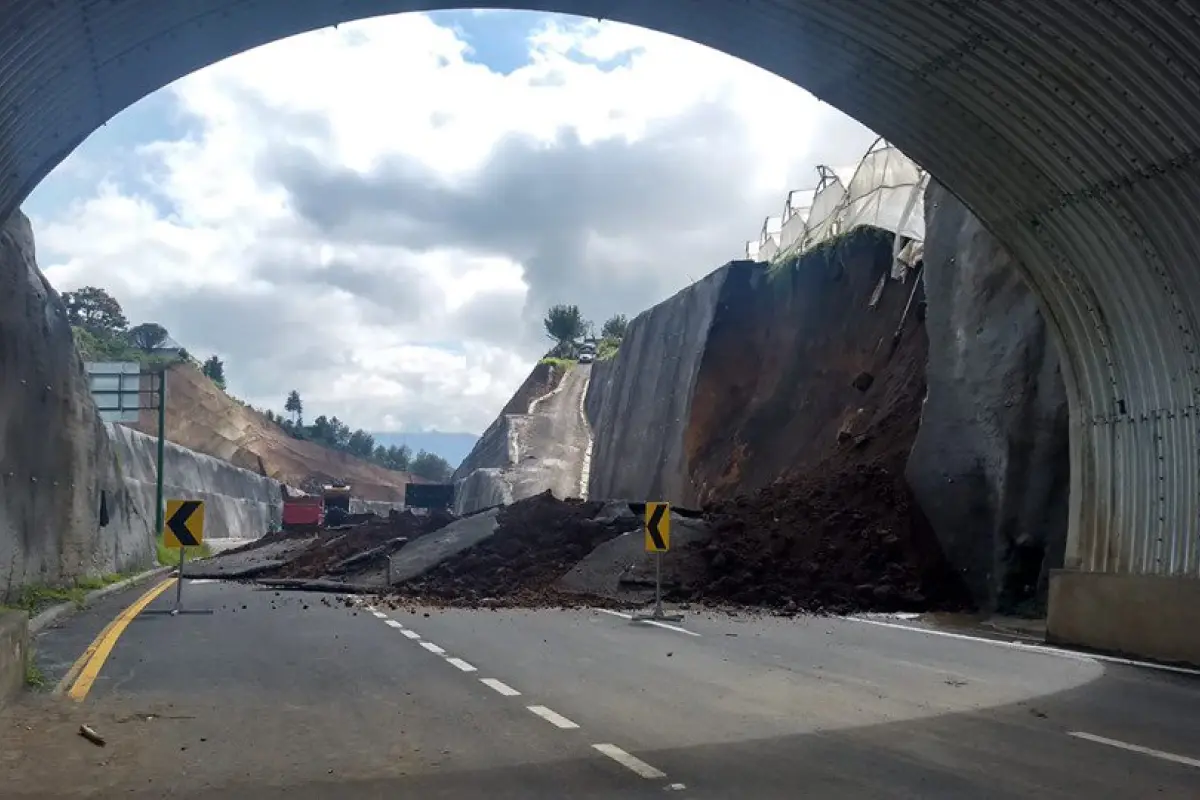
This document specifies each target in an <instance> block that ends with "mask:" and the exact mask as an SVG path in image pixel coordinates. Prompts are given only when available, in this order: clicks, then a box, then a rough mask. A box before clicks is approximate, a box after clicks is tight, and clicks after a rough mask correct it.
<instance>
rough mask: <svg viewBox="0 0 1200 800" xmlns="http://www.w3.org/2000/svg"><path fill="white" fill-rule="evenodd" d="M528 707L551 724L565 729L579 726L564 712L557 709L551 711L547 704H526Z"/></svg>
mask: <svg viewBox="0 0 1200 800" xmlns="http://www.w3.org/2000/svg"><path fill="white" fill-rule="evenodd" d="M526 708H528V709H529V710H530V711H532V712H533V713H535V714H537V715H538V716H539V717H541V718H542V719H544V720H546V722H549V723H550V724H551V725H553V726H555V727H557V728H562V729H563V730H564V731H569V730H574V729H575V728H578V727H579V726H578V725H576V724H575V723H574V722H571V720H569V719H567V718H566V717H564V716H563V715H562V714H559V713H558V712H557V711H551V710H550V709H548V708H546V707H545V706H526Z"/></svg>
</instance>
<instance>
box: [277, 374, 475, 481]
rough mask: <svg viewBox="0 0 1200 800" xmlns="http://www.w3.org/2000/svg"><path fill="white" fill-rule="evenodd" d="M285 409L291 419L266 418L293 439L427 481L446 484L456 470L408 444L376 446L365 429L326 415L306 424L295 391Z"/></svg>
mask: <svg viewBox="0 0 1200 800" xmlns="http://www.w3.org/2000/svg"><path fill="white" fill-rule="evenodd" d="M283 408H284V410H285V411H286V412H288V414H290V415H291V417H290V418H289V417H286V416H284V415H283V414H277V413H275V412H274V411H271V410H269V409H268V410H267V411H264V412H262V413H263V415H264V416H265V417H266V418H267V419H268V420H270V421H271V422H274V423H275V424H276V425H278V426H279V427H280V428H282V429H283V431H284V432H285V433H287V434H288V435H289V436H291V437H292V438H293V439H302V440H304V441H307V442H313V443H315V444H319V445H321V446H322V447H328V448H329V449H331V450H340V451H341V452H343V453H349V454H350V455H352V456H357V457H358V458H361V459H363V460H364V461H370V462H372V463H375V464H378V465H379V466H381V467H383V468H384V469H391V470H396V471H398V472H411V473H412V474H414V475H418V476H420V477H422V478H425V479H426V480H431V481H434V482H437V483H444V482H446V481H448V480H450V476H451V475H452V474H453V473H454V468H453V467H452V466H450V463H449V462H447V461H446V459H444V458H442V457H441V456H439V455H437V454H436V453H429V452H426V451H425V450H419V451H418V452H417V454H416V455H413V452H412V450H411V449H410V448H409V447H408V446H407V445H400V446H398V447H397V446H396V445H392V446H391V447H384V446H383V445H377V444H375V437H374V436H372V435H371V434H369V433H367V432H366V431H364V430H363V429H362V428H358V429H356V430H350V426H349V425H347V424H346V423H344V422H342V421H341V420H340V419H338V418H337V417H326V416H325V415H324V414H322V415H321V416H319V417H317V418H316V419H314V420H313V422H312V424H311V425H305V424H304V401H303V400H302V399H301V398H300V392H299V391H297V390H296V389H293V390H292V391H290V392H288V395H287V398H286V399H285V401H284V404H283Z"/></svg>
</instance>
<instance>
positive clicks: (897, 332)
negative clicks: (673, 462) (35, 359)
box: [685, 229, 926, 503]
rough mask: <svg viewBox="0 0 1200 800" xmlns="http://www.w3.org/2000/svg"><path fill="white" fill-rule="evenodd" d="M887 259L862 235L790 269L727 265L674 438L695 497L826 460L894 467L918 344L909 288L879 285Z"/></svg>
mask: <svg viewBox="0 0 1200 800" xmlns="http://www.w3.org/2000/svg"><path fill="white" fill-rule="evenodd" d="M891 264H892V244H891V237H890V236H888V235H886V234H884V233H882V232H880V231H876V230H869V229H860V230H859V231H856V232H854V233H852V234H850V235H849V236H847V237H846V238H845V239H843V240H842V241H840V242H838V243H837V244H836V245H834V246H831V247H829V248H825V249H822V250H820V251H815V252H812V253H809V254H807V255H805V256H804V257H803V258H801V259H799V260H797V261H796V262H795V263H794V264H791V265H786V266H781V267H777V268H775V269H768V268H767V266H766V265H765V264H750V263H740V264H736V265H732V266H731V267H729V268H728V269H729V274H728V277H727V278H726V279H725V282H724V286H723V288H722V291H721V296H720V299H719V301H718V303H717V312H716V315H715V317H714V320H713V323H712V326H711V328H710V330H709V333H708V338H707V341H706V343H705V346H704V355H703V358H702V359H701V363H700V369H699V374H698V376H697V378H696V385H695V391H694V394H693V398H692V403H691V413H690V416H689V418H688V421H687V428H686V433H685V459H686V465H687V471H688V477H689V481H690V483H691V485H692V486H693V487H694V488H695V491H696V496H697V499H698V500H699V501H701V502H705V503H707V502H711V501H715V500H723V499H728V498H730V497H732V496H734V495H737V494H744V493H749V492H752V491H755V490H757V489H760V488H762V487H764V486H767V485H768V484H770V483H772V482H773V481H775V480H776V479H778V478H780V477H782V476H785V475H788V474H798V473H802V472H804V471H805V470H808V469H811V468H814V467H816V466H817V465H818V464H821V463H822V462H826V461H828V460H830V459H836V460H838V461H839V463H845V464H849V465H853V464H867V463H872V462H875V461H879V460H884V461H886V462H887V466H888V467H889V468H891V469H894V470H896V471H897V472H899V471H900V470H902V468H903V466H902V465H903V459H904V458H905V457H906V456H907V454H908V451H909V448H910V447H911V446H912V442H913V439H914V438H915V436H916V433H917V421H918V418H919V415H920V406H921V401H922V398H923V396H924V393H925V382H924V362H925V350H926V339H925V331H924V327H923V326H922V324H921V322H920V320H919V319H918V318H917V317H918V313H917V311H918V309H919V307H920V302H921V299H922V295H921V290H920V284H919V281H917V280H916V279H915V277H914V276H913V275H909V276H908V278H907V279H906V280H905V281H903V282H901V281H896V280H892V279H891V278H887V277H886V276H887V274H888V272H889V270H890V269H891ZM881 281H882V283H881ZM881 286H882V291H880V292H879V293H878V295H876V292H877V290H879V288H880V287H881ZM873 300H874V303H872V301H873Z"/></svg>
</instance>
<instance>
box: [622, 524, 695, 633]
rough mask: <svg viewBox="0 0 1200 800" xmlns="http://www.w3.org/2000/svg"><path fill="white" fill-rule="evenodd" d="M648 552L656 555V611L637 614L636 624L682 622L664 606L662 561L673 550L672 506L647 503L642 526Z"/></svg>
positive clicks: (681, 617) (681, 618)
mask: <svg viewBox="0 0 1200 800" xmlns="http://www.w3.org/2000/svg"><path fill="white" fill-rule="evenodd" d="M642 531H643V534H644V537H645V544H646V552H647V553H653V554H654V611H653V613H651V614H636V615H634V617H633V620H634V621H635V622H639V621H644V620H651V621H656V622H682V621H683V615H682V614H667V613H666V612H665V611H663V604H662V559H663V553H666V552H669V551H670V549H671V504H670V503H646V515H645V519H644V521H643V524H642Z"/></svg>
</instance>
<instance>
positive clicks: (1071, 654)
mask: <svg viewBox="0 0 1200 800" xmlns="http://www.w3.org/2000/svg"><path fill="white" fill-rule="evenodd" d="M838 619H844V620H846V621H847V622H859V623H862V624H864V625H878V626H879V627H881V628H894V629H896V630H901V631H912V632H913V633H924V634H926V635H928V636H944V637H946V638H947V639H961V640H962V641H964V642H982V643H984V644H990V645H992V646H994V647H1007V648H1009V649H1011V650H1024V651H1026V652H1029V653H1041V654H1043V655H1048V656H1058V657H1059V658H1072V659H1075V660H1076V661H1092V662H1095V661H1103V662H1107V663H1109V664H1124V665H1126V666H1130V667H1145V668H1146V669H1156V670H1159V671H1162V672H1174V673H1176V674H1179V675H1200V669H1192V668H1189V667H1174V666H1171V665H1170V664H1155V663H1153V662H1150V661H1134V660H1133V659H1131V658H1120V657H1119V656H1105V655H1100V654H1098V653H1078V652H1076V651H1074V650H1063V649H1061V648H1058V647H1051V646H1049V645H1044V644H1028V643H1025V642H1005V641H1001V640H999V639H988V638H985V637H983V636H971V635H969V634H966V633H954V632H953V631H939V630H936V629H933V628H918V627H915V626H913V625H901V624H900V623H896V622H884V621H883V620H878V619H864V618H862V617H838Z"/></svg>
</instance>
